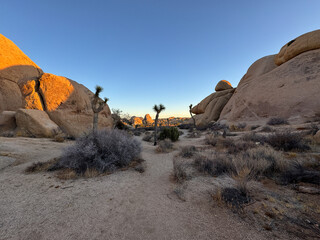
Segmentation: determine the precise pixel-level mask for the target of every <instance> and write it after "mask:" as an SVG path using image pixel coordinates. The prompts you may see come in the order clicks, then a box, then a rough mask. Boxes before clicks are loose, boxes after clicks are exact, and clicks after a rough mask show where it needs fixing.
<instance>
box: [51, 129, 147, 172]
mask: <svg viewBox="0 0 320 240" xmlns="http://www.w3.org/2000/svg"><path fill="white" fill-rule="evenodd" d="M140 152H141V146H140V142H139V141H137V140H136V139H134V138H132V137H130V136H129V135H128V134H127V133H126V132H124V131H120V130H116V129H115V130H108V131H96V132H95V133H90V134H89V135H86V136H84V137H81V138H79V139H78V140H77V141H76V143H75V144H74V145H73V146H70V147H67V148H66V149H65V150H64V152H63V154H62V156H61V158H60V160H59V162H58V163H57V164H56V165H55V166H54V167H53V169H51V170H55V169H61V168H70V169H73V170H75V171H76V172H77V174H84V173H85V172H86V170H87V169H95V170H97V171H99V172H101V173H103V172H106V171H114V170H116V169H118V168H122V167H125V166H128V165H129V164H130V162H131V161H133V160H135V159H137V158H139V155H140Z"/></svg>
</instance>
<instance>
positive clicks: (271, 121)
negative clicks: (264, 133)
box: [267, 117, 289, 126]
mask: <svg viewBox="0 0 320 240" xmlns="http://www.w3.org/2000/svg"><path fill="white" fill-rule="evenodd" d="M267 124H268V125H272V126H274V125H284V124H289V123H288V121H287V120H286V119H284V118H281V117H274V118H270V119H269V120H268V122H267Z"/></svg>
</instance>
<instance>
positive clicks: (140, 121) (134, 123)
mask: <svg viewBox="0 0 320 240" xmlns="http://www.w3.org/2000/svg"><path fill="white" fill-rule="evenodd" d="M131 123H132V126H134V127H135V126H138V125H140V126H141V125H143V118H142V117H135V116H133V117H131Z"/></svg>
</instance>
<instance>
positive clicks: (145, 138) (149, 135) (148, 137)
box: [142, 132, 154, 142]
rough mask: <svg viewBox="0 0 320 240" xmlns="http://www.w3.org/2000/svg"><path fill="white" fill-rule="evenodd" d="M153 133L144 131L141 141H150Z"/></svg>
mask: <svg viewBox="0 0 320 240" xmlns="http://www.w3.org/2000/svg"><path fill="white" fill-rule="evenodd" d="M153 136H154V135H153V134H151V133H150V132H146V133H145V134H144V136H143V138H142V140H143V141H146V142H152V140H153Z"/></svg>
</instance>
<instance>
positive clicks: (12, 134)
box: [1, 131, 15, 138]
mask: <svg viewBox="0 0 320 240" xmlns="http://www.w3.org/2000/svg"><path fill="white" fill-rule="evenodd" d="M14 135H15V134H14V131H5V132H3V133H1V137H7V138H12V137H14Z"/></svg>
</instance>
